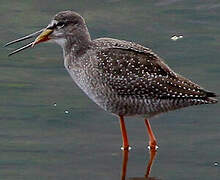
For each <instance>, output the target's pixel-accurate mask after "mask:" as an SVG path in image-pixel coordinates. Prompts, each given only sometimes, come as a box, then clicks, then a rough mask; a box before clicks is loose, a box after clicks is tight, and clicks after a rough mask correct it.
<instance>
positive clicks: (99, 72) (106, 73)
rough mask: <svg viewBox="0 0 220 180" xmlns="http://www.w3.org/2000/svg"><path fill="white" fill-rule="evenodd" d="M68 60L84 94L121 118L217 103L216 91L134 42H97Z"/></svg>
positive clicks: (106, 40)
mask: <svg viewBox="0 0 220 180" xmlns="http://www.w3.org/2000/svg"><path fill="white" fill-rule="evenodd" d="M71 57H75V56H74V55H73V56H71ZM65 62H68V66H66V68H67V69H68V72H69V73H70V75H71V76H72V78H73V79H74V80H75V82H76V83H77V84H78V85H79V86H80V87H81V88H82V89H83V90H84V92H85V93H86V94H87V95H88V96H89V97H90V98H91V99H92V100H93V101H94V102H96V103H97V104H98V105H99V106H100V107H102V108H103V109H105V110H106V111H109V112H111V113H114V114H116V115H123V116H131V115H144V116H146V117H151V116H153V115H156V114H159V113H162V112H166V111H170V110H175V109H179V108H182V107H187V106H192V105H198V104H210V103H216V102H217V100H215V99H213V98H210V97H212V96H215V95H214V93H210V92H207V91H205V90H204V89H203V88H201V87H200V86H198V85H197V84H195V83H193V82H191V81H190V80H188V79H185V78H183V77H182V76H180V75H178V74H176V73H175V72H173V71H172V70H171V69H170V68H169V67H168V66H167V65H166V64H165V63H164V62H163V61H162V59H161V58H160V57H158V56H157V55H156V54H155V53H153V52H152V51H151V50H150V49H148V48H145V47H143V46H141V45H138V44H135V43H132V42H127V41H121V40H117V39H111V38H100V39H96V40H93V41H92V42H91V44H90V46H89V47H88V49H87V52H86V53H84V54H82V55H81V56H80V57H75V58H68V57H67V58H65ZM76 66H77V67H78V68H76ZM209 96H210V97H209Z"/></svg>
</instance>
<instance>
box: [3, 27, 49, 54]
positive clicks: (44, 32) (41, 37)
mask: <svg viewBox="0 0 220 180" xmlns="http://www.w3.org/2000/svg"><path fill="white" fill-rule="evenodd" d="M52 32H53V30H51V29H45V28H44V29H41V30H39V31H37V32H34V33H32V34H29V35H27V36H24V37H21V38H19V39H16V40H13V41H10V42H8V43H7V44H5V46H4V47H6V46H9V45H11V44H15V43H17V42H21V41H24V40H26V39H30V38H33V37H36V36H37V38H36V39H35V40H34V41H32V42H31V43H29V44H27V45H24V46H22V47H20V48H18V49H15V50H14V51H12V52H11V53H9V54H8V56H11V55H13V54H16V53H18V52H20V51H23V50H25V49H27V48H29V47H34V45H36V44H38V43H40V42H43V41H47V40H49V37H48V36H49V35H50V34H51V33H52Z"/></svg>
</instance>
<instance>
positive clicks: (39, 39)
mask: <svg viewBox="0 0 220 180" xmlns="http://www.w3.org/2000/svg"><path fill="white" fill-rule="evenodd" d="M52 32H53V30H52V29H45V30H44V31H43V32H42V33H41V34H40V35H39V36H37V38H36V39H35V40H34V42H33V43H32V47H34V46H35V45H36V44H38V43H40V42H44V41H48V40H49V39H50V38H49V35H50V34H51V33H52Z"/></svg>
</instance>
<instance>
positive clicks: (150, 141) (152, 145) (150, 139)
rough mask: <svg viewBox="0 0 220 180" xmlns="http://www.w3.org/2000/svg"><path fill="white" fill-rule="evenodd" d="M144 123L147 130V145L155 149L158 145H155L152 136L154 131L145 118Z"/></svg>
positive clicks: (155, 142) (154, 139) (155, 141)
mask: <svg viewBox="0 0 220 180" xmlns="http://www.w3.org/2000/svg"><path fill="white" fill-rule="evenodd" d="M145 124H146V126H147V132H148V136H149V147H150V149H155V150H156V149H157V148H158V146H157V140H156V138H155V136H154V133H153V131H152V129H151V126H150V122H149V120H148V119H145Z"/></svg>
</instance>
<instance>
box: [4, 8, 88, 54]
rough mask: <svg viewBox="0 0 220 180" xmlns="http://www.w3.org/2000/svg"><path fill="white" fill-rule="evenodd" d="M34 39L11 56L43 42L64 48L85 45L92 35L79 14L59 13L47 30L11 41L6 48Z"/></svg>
mask: <svg viewBox="0 0 220 180" xmlns="http://www.w3.org/2000/svg"><path fill="white" fill-rule="evenodd" d="M36 36H37V37H36ZM32 37H36V39H35V40H34V41H33V42H31V43H30V44H28V45H26V46H24V47H21V48H19V49H17V50H15V51H13V52H12V53H10V54H9V55H12V54H15V53H17V52H19V51H21V50H24V49H26V48H29V47H34V46H35V45H36V44H39V43H42V42H55V43H57V44H59V45H60V46H61V47H63V48H64V47H65V46H66V44H67V43H69V44H70V45H73V44H77V45H78V44H79V43H81V44H83V43H85V41H90V35H89V32H88V29H87V27H86V24H85V21H84V19H83V18H82V16H80V15H79V14H78V13H76V12H73V11H61V12H59V13H58V14H56V15H55V16H54V17H53V18H52V20H51V22H50V23H49V24H48V26H47V27H46V28H44V29H42V30H40V31H37V32H35V33H32V34H30V35H27V36H25V37H22V38H19V39H16V40H14V41H11V42H9V43H7V44H6V46H8V45H10V44H13V43H16V42H20V41H23V40H26V39H29V38H32Z"/></svg>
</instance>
